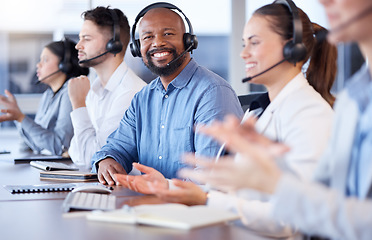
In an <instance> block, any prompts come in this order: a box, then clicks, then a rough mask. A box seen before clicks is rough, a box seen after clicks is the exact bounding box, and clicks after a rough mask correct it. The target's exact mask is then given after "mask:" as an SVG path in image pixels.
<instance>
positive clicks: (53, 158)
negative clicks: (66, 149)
mask: <svg viewBox="0 0 372 240" xmlns="http://www.w3.org/2000/svg"><path fill="white" fill-rule="evenodd" d="M31 161H71V158H69V157H62V156H56V155H30V156H24V157H19V158H15V159H14V163H29V162H31Z"/></svg>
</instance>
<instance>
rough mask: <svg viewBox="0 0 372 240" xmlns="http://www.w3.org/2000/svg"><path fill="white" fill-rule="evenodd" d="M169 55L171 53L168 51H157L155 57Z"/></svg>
mask: <svg viewBox="0 0 372 240" xmlns="http://www.w3.org/2000/svg"><path fill="white" fill-rule="evenodd" d="M167 55H169V53H167V52H162V53H155V54H154V57H164V56H167Z"/></svg>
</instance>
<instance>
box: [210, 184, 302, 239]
mask: <svg viewBox="0 0 372 240" xmlns="http://www.w3.org/2000/svg"><path fill="white" fill-rule="evenodd" d="M257 194H259V193H257ZM207 205H208V206H210V207H214V208H223V209H226V210H228V211H231V212H234V213H237V214H238V215H239V216H240V220H241V223H242V224H243V225H244V226H245V227H246V228H248V229H250V230H251V231H253V232H255V233H258V234H259V235H260V236H266V237H273V238H286V237H290V236H293V235H294V234H295V233H296V229H295V228H292V227H291V226H290V225H289V224H288V223H286V222H284V221H277V220H276V219H274V218H273V217H272V215H271V210H272V200H269V201H262V200H250V199H245V197H242V196H239V195H238V194H236V195H235V194H233V193H223V192H220V191H215V190H211V191H210V192H209V193H208V201H207Z"/></svg>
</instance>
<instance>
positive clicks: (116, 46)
mask: <svg viewBox="0 0 372 240" xmlns="http://www.w3.org/2000/svg"><path fill="white" fill-rule="evenodd" d="M109 10H110V14H111V18H112V21H113V22H114V25H113V35H114V36H113V38H112V39H110V41H108V42H107V44H106V51H108V52H110V53H113V54H117V53H120V52H121V50H123V43H122V42H121V41H120V24H119V17H118V15H117V13H116V12H115V9H109Z"/></svg>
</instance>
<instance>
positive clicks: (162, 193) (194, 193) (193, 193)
mask: <svg viewBox="0 0 372 240" xmlns="http://www.w3.org/2000/svg"><path fill="white" fill-rule="evenodd" d="M172 182H173V184H174V185H175V186H176V187H178V189H173V190H169V189H163V188H162V187H159V186H158V183H157V182H155V183H150V188H151V189H152V191H153V193H154V194H156V195H157V196H158V197H159V198H160V199H161V200H164V201H166V202H172V203H182V204H186V205H190V206H191V205H205V204H206V202H207V193H205V192H204V191H203V190H202V189H201V188H200V187H199V186H198V185H196V184H195V183H192V182H186V181H181V180H179V179H172Z"/></svg>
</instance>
